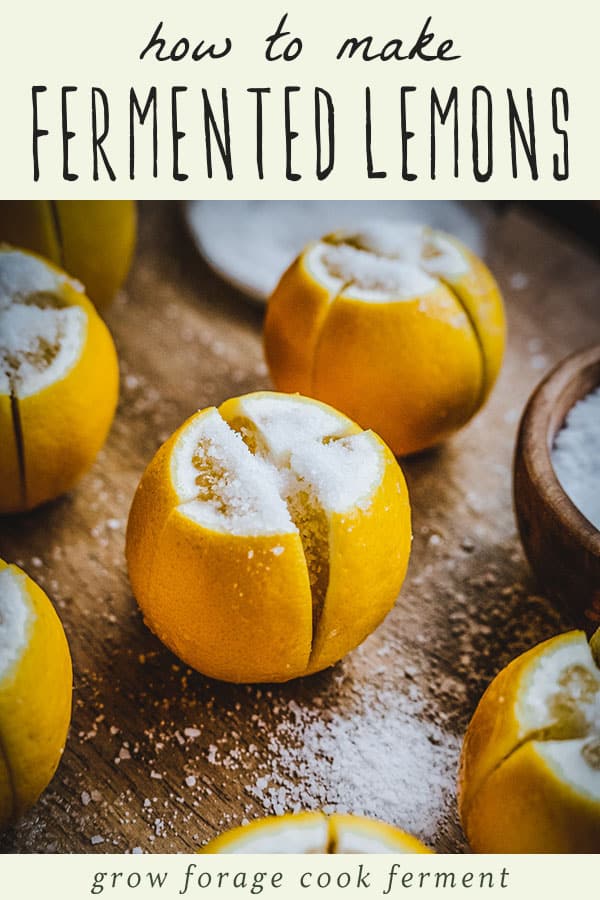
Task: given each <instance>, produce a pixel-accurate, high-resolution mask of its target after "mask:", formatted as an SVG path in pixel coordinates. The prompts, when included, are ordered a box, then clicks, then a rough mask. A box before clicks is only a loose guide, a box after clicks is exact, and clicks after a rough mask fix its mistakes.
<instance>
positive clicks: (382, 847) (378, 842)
mask: <svg viewBox="0 0 600 900" xmlns="http://www.w3.org/2000/svg"><path fill="white" fill-rule="evenodd" d="M373 830H375V829H374V827H373ZM335 852H336V853H404V852H405V851H404V850H402V849H401V848H400V846H399V845H398V843H397V842H396V843H394V842H393V841H391V840H386V839H385V838H384V837H383V836H382V834H381V832H375V833H370V826H369V825H368V824H367V823H365V824H364V825H362V826H361V825H359V824H356V825H353V826H349V825H344V826H341V827H338V829H337V831H336V845H335Z"/></svg>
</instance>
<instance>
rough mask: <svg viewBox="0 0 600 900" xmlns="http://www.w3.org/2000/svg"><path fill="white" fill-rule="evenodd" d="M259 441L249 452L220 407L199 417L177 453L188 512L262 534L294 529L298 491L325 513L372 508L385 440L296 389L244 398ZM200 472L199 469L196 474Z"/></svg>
mask: <svg viewBox="0 0 600 900" xmlns="http://www.w3.org/2000/svg"><path fill="white" fill-rule="evenodd" d="M239 411H240V414H241V415H242V416H244V417H245V418H247V419H248V420H249V421H251V422H252V424H253V427H254V428H255V429H256V434H257V436H258V439H259V446H258V448H257V449H256V452H255V453H252V452H251V450H250V449H249V447H248V445H247V443H245V442H244V440H243V438H242V436H241V435H240V434H238V433H237V432H236V431H235V430H233V428H231V427H230V426H229V425H228V424H227V423H226V422H225V421H224V420H223V419H222V418H221V416H220V414H219V412H218V411H217V410H211V411H209V412H208V413H206V414H205V415H203V416H202V417H200V418H199V419H196V420H195V421H194V422H193V423H192V424H191V425H190V426H189V427H188V428H187V429H186V430H185V431H184V433H183V434H182V435H181V437H180V438H179V441H178V442H177V444H176V447H175V449H174V452H173V456H172V477H173V484H174V486H175V489H176V491H177V493H178V496H179V498H180V501H181V504H182V509H183V511H184V512H185V514H186V515H188V516H190V517H191V518H193V519H194V520H195V521H197V522H199V523H201V524H202V525H204V526H205V527H207V528H211V529H213V530H217V531H223V532H227V533H230V534H238V535H246V536H257V535H270V534H286V533H296V532H297V531H298V530H299V529H298V527H297V525H296V524H295V523H294V521H293V520H292V516H291V515H290V511H289V510H290V507H292V508H294V512H295V513H297V509H296V508H295V507H294V504H293V500H294V497H295V496H297V495H299V494H300V495H302V496H305V497H306V501H307V505H308V506H309V507H310V506H311V501H312V502H313V503H314V505H315V506H317V507H319V508H321V509H323V510H325V512H326V513H328V514H331V513H344V512H347V511H349V510H351V509H354V508H356V507H358V508H367V507H368V506H369V504H370V502H371V499H372V496H373V493H374V491H375V490H376V489H377V486H378V485H379V483H380V481H381V477H382V473H383V467H384V459H383V453H382V449H381V447H380V445H379V444H378V443H377V442H376V441H375V440H374V438H373V436H372V435H371V434H370V433H369V432H360V433H358V434H346V435H345V436H343V435H344V433H345V431H347V430H348V429H349V428H350V423H349V422H347V420H344V419H343V418H341V417H337V416H334V415H331V414H329V413H328V412H327V411H325V410H323V409H322V407H320V406H318V405H316V404H312V403H306V402H303V401H301V400H296V399H295V398H292V397H281V398H274V397H265V398H260V397H254V398H253V397H250V398H244V399H243V400H242V401H241V402H240V406H239ZM199 476H200V477H199Z"/></svg>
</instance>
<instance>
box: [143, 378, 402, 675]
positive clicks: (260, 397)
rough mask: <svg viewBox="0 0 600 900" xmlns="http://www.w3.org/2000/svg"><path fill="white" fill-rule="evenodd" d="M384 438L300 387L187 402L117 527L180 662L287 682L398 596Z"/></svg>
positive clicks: (395, 508) (390, 474)
mask: <svg viewBox="0 0 600 900" xmlns="http://www.w3.org/2000/svg"><path fill="white" fill-rule="evenodd" d="M410 539H411V531H410V511H409V502H408V495H407V490H406V485H405V482H404V478H403V475H402V472H401V470H400V467H399V466H398V464H397V462H396V460H395V459H394V457H393V455H392V453H391V452H390V450H389V449H388V447H387V446H386V445H385V444H384V443H383V441H382V440H381V439H380V438H379V437H378V436H377V435H376V434H374V433H373V432H371V431H362V430H361V429H360V428H359V427H358V426H357V425H355V424H354V423H353V422H351V421H350V420H349V419H347V418H346V417H345V416H343V415H341V414H340V413H338V412H337V411H335V410H333V409H331V408H330V407H327V406H325V405H323V404H321V403H317V402H316V401H313V400H309V399H306V398H303V397H300V396H288V395H285V394H277V393H269V392H264V393H257V394H249V395H246V396H243V397H238V398H234V399H232V400H228V401H227V402H225V403H224V404H222V406H220V407H219V409H216V408H212V407H211V408H209V409H204V410H202V411H201V412H198V413H196V414H195V415H194V416H192V417H191V418H190V419H188V421H187V422H185V423H184V424H183V425H182V426H181V428H180V429H179V430H178V431H176V432H175V434H174V435H172V437H171V438H170V439H169V440H168V441H167V442H166V443H165V444H164V445H163V446H162V447H161V448H160V449H159V451H158V452H157V454H156V456H155V457H154V459H153V460H152V462H151V463H150V465H149V466H148V468H147V469H146V472H145V473H144V475H143V477H142V479H141V482H140V485H139V487H138V489H137V492H136V495H135V498H134V500H133V505H132V508H131V512H130V516H129V522H128V527H127V547H126V552H127V561H128V566H129V575H130V579H131V584H132V587H133V592H134V594H135V597H136V599H137V601H138V603H139V605H140V607H141V609H142V611H143V613H144V616H145V619H146V621H147V623H148V625H149V626H150V628H151V629H152V630H153V631H154V632H155V633H156V634H157V635H158V637H159V638H160V639H161V640H162V641H164V643H165V644H167V646H168V647H170V648H171V650H173V651H174V652H175V653H176V654H177V655H178V656H179V657H181V659H183V660H184V661H185V662H186V663H188V664H189V665H190V666H193V667H194V668H195V669H198V670H199V671H201V672H203V673H204V674H206V675H210V676H212V677H215V678H220V679H223V680H225V681H234V682H244V681H246V682H260V681H287V680H288V679H290V678H296V677H298V676H300V675H307V674H310V673H312V672H317V671H319V670H321V669H324V668H326V667H327V666H330V665H332V664H333V663H335V662H336V661H337V660H339V659H341V657H343V656H344V655H345V654H346V653H347V652H348V651H349V650H351V649H352V648H354V647H356V646H357V645H358V644H359V643H360V642H361V641H363V640H364V638H366V637H367V635H368V634H370V633H371V632H372V631H373V630H374V629H375V628H376V627H377V625H379V623H380V622H381V621H382V620H383V618H384V617H385V615H386V614H387V613H388V612H389V610H390V609H391V607H392V606H393V604H394V601H395V599H396V596H397V594H398V592H399V590H400V586H401V584H402V581H403V579H404V575H405V572H406V566H407V562H408V556H409V549H410Z"/></svg>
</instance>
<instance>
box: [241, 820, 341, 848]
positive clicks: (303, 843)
mask: <svg viewBox="0 0 600 900" xmlns="http://www.w3.org/2000/svg"><path fill="white" fill-rule="evenodd" d="M328 843H329V825H328V821H327V819H326V818H325V816H314V817H311V818H310V819H309V820H304V821H302V822H300V821H294V820H292V821H287V822H272V823H271V822H265V823H264V824H261V825H257V827H255V828H249V829H248V830H247V832H245V833H244V834H243V835H240V836H239V837H238V838H237V840H235V841H232V843H231V844H230V845H229V846H227V848H226V850H225V852H227V853H326V852H327V847H328Z"/></svg>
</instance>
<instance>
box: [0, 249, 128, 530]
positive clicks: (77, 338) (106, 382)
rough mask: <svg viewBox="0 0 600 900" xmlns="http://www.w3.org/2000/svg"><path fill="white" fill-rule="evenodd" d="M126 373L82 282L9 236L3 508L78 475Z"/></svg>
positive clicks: (3, 297) (3, 281) (2, 309)
mask: <svg viewBox="0 0 600 900" xmlns="http://www.w3.org/2000/svg"><path fill="white" fill-rule="evenodd" d="M118 379H119V375H118V364H117V356H116V352H115V348H114V344H113V342H112V338H111V336H110V334H109V332H108V329H107V328H106V325H105V324H104V323H103V322H102V320H101V319H100V317H99V315H98V313H97V312H96V310H95V309H94V307H93V305H92V304H91V303H90V301H89V300H88V299H87V298H86V297H85V295H84V294H83V292H82V290H81V286H80V285H79V284H78V283H77V282H75V281H73V280H72V279H71V278H69V276H67V275H66V274H65V273H64V272H62V271H61V270H60V269H57V268H55V267H54V266H53V265H51V264H49V263H47V262H46V261H45V260H43V259H41V258H40V257H38V256H35V255H33V254H30V253H24V252H22V251H20V250H14V249H12V248H10V247H8V246H6V245H2V246H0V513H7V512H20V511H23V510H27V509H31V508H33V507H35V506H38V505H39V504H40V503H44V502H45V501H47V500H51V499H53V498H54V497H57V496H58V495H59V494H62V493H64V492H65V491H67V490H69V489H70V488H71V487H72V486H73V485H74V484H75V482H76V481H77V479H78V478H79V477H80V475H81V474H82V473H83V472H84V471H85V470H86V469H88V468H89V466H90V465H91V464H92V462H93V460H94V458H95V456H96V454H97V452H98V450H99V449H100V448H101V446H102V444H103V443H104V440H105V438H106V435H107V433H108V430H109V428H110V424H111V422H112V418H113V415H114V411H115V407H116V403H117V395H118Z"/></svg>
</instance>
